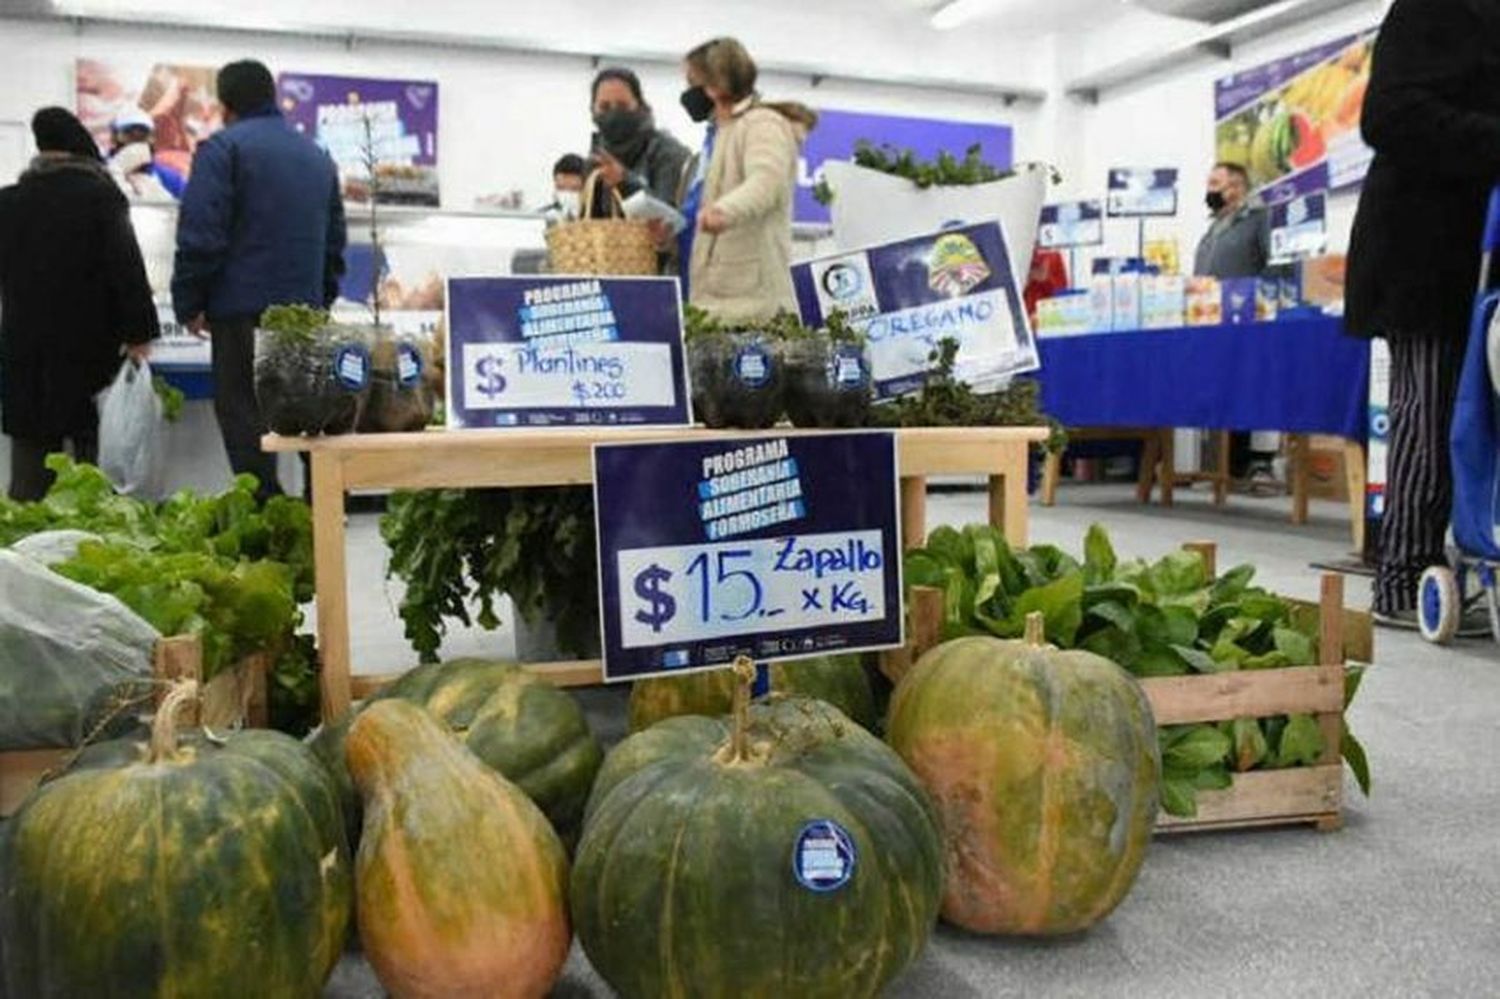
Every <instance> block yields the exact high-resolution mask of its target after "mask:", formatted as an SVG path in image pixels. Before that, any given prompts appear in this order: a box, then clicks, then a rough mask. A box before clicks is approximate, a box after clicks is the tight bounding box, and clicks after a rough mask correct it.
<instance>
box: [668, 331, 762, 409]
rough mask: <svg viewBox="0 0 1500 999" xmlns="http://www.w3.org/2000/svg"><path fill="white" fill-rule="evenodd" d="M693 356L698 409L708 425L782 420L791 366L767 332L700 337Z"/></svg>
mask: <svg viewBox="0 0 1500 999" xmlns="http://www.w3.org/2000/svg"><path fill="white" fill-rule="evenodd" d="M688 358H689V364H690V366H691V368H690V370H691V373H692V379H693V412H694V414H695V415H696V416H697V418H698V419H699V420H701V421H702V422H703V424H704V425H705V426H708V427H714V428H728V427H733V428H737V429H743V430H763V429H765V428H766V427H770V426H774V425H775V423H776V421H777V420H779V419H781V413H782V388H783V383H784V381H785V370H784V369H785V365H784V363H783V360H782V356H781V345H780V344H778V343H777V342H776V341H774V340H772V339H770V338H769V337H767V336H766V335H765V334H764V333H757V332H749V333H724V334H712V335H708V336H702V337H697V338H695V339H694V340H692V341H691V343H690V344H689V348H688Z"/></svg>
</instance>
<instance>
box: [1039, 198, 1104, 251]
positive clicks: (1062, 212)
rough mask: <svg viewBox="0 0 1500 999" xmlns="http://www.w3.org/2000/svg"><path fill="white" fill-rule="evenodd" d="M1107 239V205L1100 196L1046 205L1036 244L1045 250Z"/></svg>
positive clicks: (1070, 247) (1096, 242)
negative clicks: (1105, 237)
mask: <svg viewBox="0 0 1500 999" xmlns="http://www.w3.org/2000/svg"><path fill="white" fill-rule="evenodd" d="M1103 242H1104V205H1103V204H1102V203H1101V202H1100V201H1099V199H1098V198H1091V199H1088V200H1086V201H1064V202H1062V203H1060V204H1056V205H1043V206H1042V218H1041V222H1040V223H1039V225H1038V226H1037V233H1036V245H1037V246H1039V247H1041V248H1042V249H1045V250H1067V249H1072V248H1073V247H1075V246H1098V245H1100V244H1101V243H1103Z"/></svg>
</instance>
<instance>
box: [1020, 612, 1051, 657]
mask: <svg viewBox="0 0 1500 999" xmlns="http://www.w3.org/2000/svg"><path fill="white" fill-rule="evenodd" d="M1025 641H1026V644H1027V645H1030V646H1033V647H1036V648H1040V647H1041V646H1043V645H1046V644H1047V618H1046V616H1045V615H1043V614H1042V612H1041V611H1032V612H1031V613H1030V614H1027V615H1026V639H1025Z"/></svg>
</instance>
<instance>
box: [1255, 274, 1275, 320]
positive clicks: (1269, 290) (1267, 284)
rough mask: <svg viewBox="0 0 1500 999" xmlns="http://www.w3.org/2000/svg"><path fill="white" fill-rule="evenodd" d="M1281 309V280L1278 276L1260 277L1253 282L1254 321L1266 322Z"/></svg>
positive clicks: (1273, 317)
mask: <svg viewBox="0 0 1500 999" xmlns="http://www.w3.org/2000/svg"><path fill="white" fill-rule="evenodd" d="M1280 311H1281V281H1280V279H1279V278H1264V277H1263V278H1260V279H1258V280H1257V281H1256V283H1255V321H1256V322H1260V323H1267V322H1270V321H1271V320H1273V319H1275V318H1276V313H1278V312H1280Z"/></svg>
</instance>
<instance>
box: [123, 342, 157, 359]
mask: <svg viewBox="0 0 1500 999" xmlns="http://www.w3.org/2000/svg"><path fill="white" fill-rule="evenodd" d="M125 356H126V357H127V358H129V359H130V360H131V361H134V362H135V363H136V364H145V363H146V362H147V361H149V360H151V341H150V340H147V341H146V342H145V343H127V344H126V345H125Z"/></svg>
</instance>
